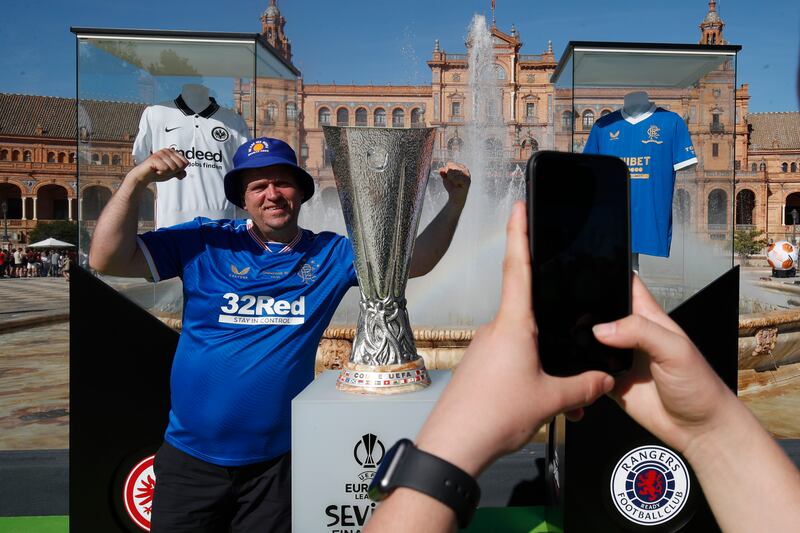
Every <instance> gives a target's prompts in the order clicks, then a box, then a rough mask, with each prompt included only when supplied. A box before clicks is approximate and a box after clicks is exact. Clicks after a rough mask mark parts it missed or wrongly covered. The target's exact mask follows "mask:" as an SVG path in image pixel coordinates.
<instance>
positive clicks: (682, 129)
mask: <svg viewBox="0 0 800 533" xmlns="http://www.w3.org/2000/svg"><path fill="white" fill-rule="evenodd" d="M583 152H584V153H586V154H605V155H614V156H617V157H619V158H621V159H622V160H623V161H625V163H626V164H627V165H628V171H629V172H630V177H631V249H632V251H633V252H636V253H642V254H647V255H657V256H662V257H668V256H669V247H670V243H671V242H672V194H673V191H674V188H675V172H676V171H678V170H680V169H682V168H685V167H688V166H690V165H693V164H695V163H697V156H696V155H695V153H694V147H693V146H692V139H691V137H690V136H689V129H688V128H687V127H686V123H685V122H684V121H683V119H682V118H681V117H680V116H679V115H678V114H677V113H673V112H672V111H667V110H666V109H662V108H660V107H655V106H653V107H652V108H651V109H650V111H648V112H647V113H644V114H643V115H639V116H637V117H631V116H630V115H628V114H627V113H625V112H624V111H622V110H620V111H616V112H614V113H609V114H608V115H606V116H604V117H601V118H600V119H599V120H598V121H597V122H595V124H594V127H592V131H591V132H590V133H589V138H588V139H587V140H586V146H585V147H584V149H583Z"/></svg>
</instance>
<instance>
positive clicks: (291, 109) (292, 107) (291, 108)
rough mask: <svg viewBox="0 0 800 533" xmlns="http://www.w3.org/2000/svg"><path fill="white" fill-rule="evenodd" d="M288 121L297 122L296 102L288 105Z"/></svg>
mask: <svg viewBox="0 0 800 533" xmlns="http://www.w3.org/2000/svg"><path fill="white" fill-rule="evenodd" d="M286 120H288V121H289V122H294V121H295V120H297V104H295V103H294V102H289V103H288V104H286Z"/></svg>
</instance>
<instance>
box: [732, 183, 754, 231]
mask: <svg viewBox="0 0 800 533" xmlns="http://www.w3.org/2000/svg"><path fill="white" fill-rule="evenodd" d="M755 207H756V193H754V192H753V191H751V190H750V189H742V190H741V191H739V192H737V193H736V225H737V226H738V225H742V224H744V225H752V224H753V210H754V209H755Z"/></svg>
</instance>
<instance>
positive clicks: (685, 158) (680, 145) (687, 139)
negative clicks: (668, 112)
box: [672, 115, 697, 171]
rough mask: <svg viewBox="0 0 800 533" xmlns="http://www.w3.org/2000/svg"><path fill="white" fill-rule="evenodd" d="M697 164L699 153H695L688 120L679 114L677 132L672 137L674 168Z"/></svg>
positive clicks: (676, 122) (676, 124)
mask: <svg viewBox="0 0 800 533" xmlns="http://www.w3.org/2000/svg"><path fill="white" fill-rule="evenodd" d="M696 164H697V155H696V154H695V153H694V146H693V145H692V138H691V136H690V135H689V128H688V127H687V126H686V122H684V121H683V119H682V118H681V117H680V116H679V115H676V116H675V133H674V136H673V139H672V168H673V169H674V170H675V171H678V170H680V169H682V168H686V167H688V166H691V165H696Z"/></svg>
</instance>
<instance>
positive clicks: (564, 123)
mask: <svg viewBox="0 0 800 533" xmlns="http://www.w3.org/2000/svg"><path fill="white" fill-rule="evenodd" d="M561 127H562V128H564V129H565V130H568V129H570V128H572V112H571V111H564V112H563V113H561Z"/></svg>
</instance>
